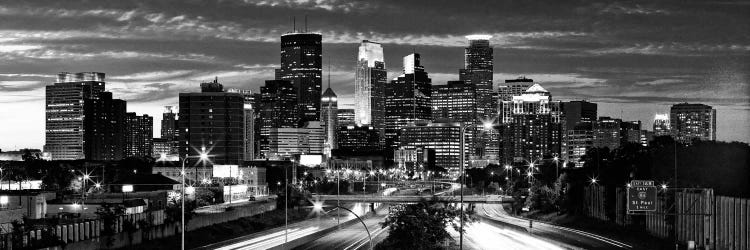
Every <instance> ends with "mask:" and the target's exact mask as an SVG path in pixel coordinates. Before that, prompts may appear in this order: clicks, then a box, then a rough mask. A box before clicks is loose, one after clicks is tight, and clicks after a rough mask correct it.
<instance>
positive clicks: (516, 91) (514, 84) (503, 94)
mask: <svg viewBox="0 0 750 250" xmlns="http://www.w3.org/2000/svg"><path fill="white" fill-rule="evenodd" d="M532 84H534V80H532V79H529V78H526V77H519V78H517V79H509V80H505V85H504V86H500V87H499V88H498V89H497V92H498V96H499V98H498V99H499V101H512V100H513V97H514V96H520V95H522V94H523V92H525V91H526V90H527V89H529V87H531V85H532ZM594 120H596V117H594Z"/></svg>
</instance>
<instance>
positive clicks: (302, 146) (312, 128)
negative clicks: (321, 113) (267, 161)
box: [267, 121, 325, 160]
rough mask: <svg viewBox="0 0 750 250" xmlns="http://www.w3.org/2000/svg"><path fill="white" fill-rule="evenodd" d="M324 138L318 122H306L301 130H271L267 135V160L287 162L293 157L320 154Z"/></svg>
mask: <svg viewBox="0 0 750 250" xmlns="http://www.w3.org/2000/svg"><path fill="white" fill-rule="evenodd" d="M324 138H325V132H324V131H323V127H322V126H321V124H320V121H311V122H307V123H305V126H304V127H302V128H272V129H270V130H269V135H268V141H269V147H268V148H269V149H268V153H267V154H268V158H271V159H277V160H289V159H293V157H294V156H295V155H307V154H318V155H319V154H322V153H323V141H324V140H325V139H324Z"/></svg>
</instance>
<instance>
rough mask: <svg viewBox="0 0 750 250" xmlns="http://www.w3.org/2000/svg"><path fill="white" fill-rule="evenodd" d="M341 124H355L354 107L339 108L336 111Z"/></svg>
mask: <svg viewBox="0 0 750 250" xmlns="http://www.w3.org/2000/svg"><path fill="white" fill-rule="evenodd" d="M336 118H337V120H338V123H339V126H349V125H355V122H354V109H339V110H338V113H336Z"/></svg>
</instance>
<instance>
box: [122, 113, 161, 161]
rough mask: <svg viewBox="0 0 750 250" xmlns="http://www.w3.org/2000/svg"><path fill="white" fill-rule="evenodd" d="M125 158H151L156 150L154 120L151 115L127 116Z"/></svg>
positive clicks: (133, 114) (129, 114)
mask: <svg viewBox="0 0 750 250" xmlns="http://www.w3.org/2000/svg"><path fill="white" fill-rule="evenodd" d="M125 125H126V129H125V157H146V156H151V154H153V150H154V142H153V139H154V137H153V136H154V118H153V117H151V116H149V115H146V114H144V115H136V114H135V113H132V112H131V113H127V114H125Z"/></svg>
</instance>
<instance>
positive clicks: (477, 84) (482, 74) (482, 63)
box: [459, 35, 495, 120]
mask: <svg viewBox="0 0 750 250" xmlns="http://www.w3.org/2000/svg"><path fill="white" fill-rule="evenodd" d="M491 38H492V36H490V35H470V36H466V39H468V40H469V47H467V48H465V49H464V68H463V69H461V70H460V71H459V80H462V81H464V82H465V83H466V84H468V85H472V86H474V88H475V89H476V103H477V108H478V110H477V115H479V116H480V117H477V118H479V119H485V120H486V119H487V118H488V117H494V115H495V105H493V103H494V102H493V100H492V72H493V56H492V53H493V49H492V47H490V39H491Z"/></svg>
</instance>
